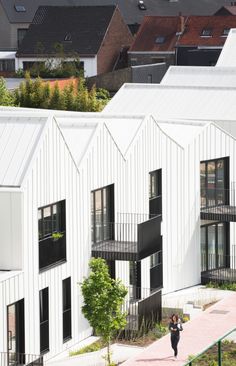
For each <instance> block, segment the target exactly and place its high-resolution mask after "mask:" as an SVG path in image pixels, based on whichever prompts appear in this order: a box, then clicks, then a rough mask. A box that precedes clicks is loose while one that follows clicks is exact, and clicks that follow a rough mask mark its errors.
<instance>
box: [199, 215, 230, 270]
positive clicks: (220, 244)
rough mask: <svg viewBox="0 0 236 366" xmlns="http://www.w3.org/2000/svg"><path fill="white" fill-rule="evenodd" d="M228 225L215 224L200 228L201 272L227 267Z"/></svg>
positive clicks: (223, 223)
mask: <svg viewBox="0 0 236 366" xmlns="http://www.w3.org/2000/svg"><path fill="white" fill-rule="evenodd" d="M228 238H229V224H228V223H227V222H216V223H214V224H208V225H204V226H201V270H202V271H209V270H212V269H217V268H224V267H227V263H228V252H229V239H228Z"/></svg>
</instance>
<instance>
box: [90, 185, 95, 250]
mask: <svg viewBox="0 0 236 366" xmlns="http://www.w3.org/2000/svg"><path fill="white" fill-rule="evenodd" d="M94 195H95V193H94V192H92V193H91V238H92V242H93V243H94V219H95V215H94Z"/></svg>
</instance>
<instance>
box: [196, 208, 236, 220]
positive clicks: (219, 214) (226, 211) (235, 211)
mask: <svg viewBox="0 0 236 366" xmlns="http://www.w3.org/2000/svg"><path fill="white" fill-rule="evenodd" d="M201 219H202V220H215V221H236V206H229V205H219V206H213V207H205V208H201Z"/></svg>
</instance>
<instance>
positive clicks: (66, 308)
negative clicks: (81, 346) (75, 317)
mask: <svg viewBox="0 0 236 366" xmlns="http://www.w3.org/2000/svg"><path fill="white" fill-rule="evenodd" d="M62 299H63V304H62V310H63V342H66V341H68V340H69V339H71V278H70V277H68V278H66V279H65V280H63V281H62Z"/></svg>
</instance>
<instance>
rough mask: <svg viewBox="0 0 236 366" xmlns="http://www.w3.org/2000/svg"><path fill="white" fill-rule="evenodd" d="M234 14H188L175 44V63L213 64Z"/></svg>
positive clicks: (233, 23)
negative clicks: (182, 31) (181, 32)
mask: <svg viewBox="0 0 236 366" xmlns="http://www.w3.org/2000/svg"><path fill="white" fill-rule="evenodd" d="M235 27H236V16H235V15H228V16H224V15H223V16H220V15H218V16H217V15H212V16H190V17H188V18H187V20H186V23H185V29H184V33H183V34H182V36H181V37H180V38H179V40H178V42H177V44H176V61H177V65H192V66H213V65H215V64H216V62H217V60H218V57H219V55H220V53H221V50H222V48H223V45H224V43H225V40H226V38H227V36H228V33H229V30H230V29H231V28H235Z"/></svg>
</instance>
